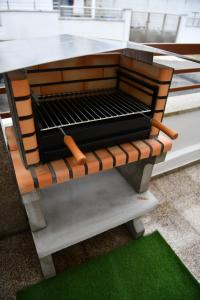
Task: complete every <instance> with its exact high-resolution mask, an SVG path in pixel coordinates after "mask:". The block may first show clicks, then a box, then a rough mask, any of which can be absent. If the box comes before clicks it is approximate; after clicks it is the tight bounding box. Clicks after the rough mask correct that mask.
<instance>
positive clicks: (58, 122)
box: [36, 90, 151, 131]
mask: <svg viewBox="0 0 200 300" xmlns="http://www.w3.org/2000/svg"><path fill="white" fill-rule="evenodd" d="M38 100H39V102H38V105H36V112H37V118H38V121H39V127H40V131H46V130H51V129H56V128H62V127H68V126H73V125H78V124H84V123H90V122H95V121H103V120H108V119H112V118H120V117H124V116H129V115H135V114H141V113H147V112H150V111H151V110H150V109H149V107H148V106H147V105H145V104H143V103H141V102H138V101H137V100H136V99H134V98H133V97H131V96H130V95H128V94H126V93H124V92H122V91H120V90H101V92H99V91H92V92H85V93H83V92H79V93H77V92H76V93H66V94H59V95H49V96H41V97H39V99H38Z"/></svg>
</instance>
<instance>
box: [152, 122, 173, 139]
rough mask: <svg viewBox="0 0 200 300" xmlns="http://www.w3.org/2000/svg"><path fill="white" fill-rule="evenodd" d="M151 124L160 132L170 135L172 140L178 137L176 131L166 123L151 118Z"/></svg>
mask: <svg viewBox="0 0 200 300" xmlns="http://www.w3.org/2000/svg"><path fill="white" fill-rule="evenodd" d="M151 125H152V126H154V127H156V128H158V129H160V130H161V131H162V132H164V133H165V134H166V135H168V137H170V138H171V139H172V140H175V139H176V138H177V137H178V132H176V131H175V130H173V129H171V128H169V127H167V126H166V125H164V124H162V123H161V122H159V121H157V120H155V119H151Z"/></svg>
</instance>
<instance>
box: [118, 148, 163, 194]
mask: <svg viewBox="0 0 200 300" xmlns="http://www.w3.org/2000/svg"><path fill="white" fill-rule="evenodd" d="M164 159H165V154H162V155H161V156H159V157H151V158H148V159H144V160H140V161H138V162H136V163H132V164H128V165H125V166H121V167H118V168H117V169H118V171H119V172H120V173H121V175H122V176H123V177H124V178H125V179H126V180H127V181H128V182H129V183H130V184H131V185H132V186H133V187H134V189H135V191H136V192H137V193H143V192H146V191H147V190H148V188H149V183H150V179H151V175H152V171H153V166H154V164H156V163H158V162H161V161H163V160H164Z"/></svg>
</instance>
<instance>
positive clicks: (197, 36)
mask: <svg viewBox="0 0 200 300" xmlns="http://www.w3.org/2000/svg"><path fill="white" fill-rule="evenodd" d="M199 2H200V1H199ZM186 22H187V18H186V17H182V21H181V25H180V28H179V31H178V35H177V38H176V43H200V27H188V26H186Z"/></svg>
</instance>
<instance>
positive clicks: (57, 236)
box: [33, 169, 158, 258]
mask: <svg viewBox="0 0 200 300" xmlns="http://www.w3.org/2000/svg"><path fill="white" fill-rule="evenodd" d="M41 197H42V205H43V209H44V214H45V217H46V220H47V223H48V226H47V227H46V228H45V229H42V230H40V231H37V232H34V233H33V238H34V242H35V245H36V249H37V253H38V256H39V258H43V257H45V256H48V255H51V254H52V253H55V252H57V251H59V250H61V249H63V248H66V247H68V246H70V245H73V244H75V243H78V242H80V241H83V240H85V239H88V238H90V237H92V236H95V235H97V234H99V233H102V232H104V231H106V230H108V229H111V228H114V227H116V226H118V225H121V224H123V223H126V222H128V221H130V220H132V219H135V218H138V217H140V216H142V215H144V214H145V213H147V212H149V211H150V210H152V209H153V208H155V207H156V206H157V205H158V201H157V200H156V198H155V197H154V196H153V195H152V194H151V193H150V192H146V193H142V194H136V192H135V191H134V190H133V188H132V187H131V186H130V185H129V184H128V183H127V181H126V180H125V179H124V178H123V177H122V176H121V175H120V174H119V173H118V171H117V170H115V169H113V170H111V171H107V172H103V173H98V174H95V175H92V176H85V177H83V178H81V179H78V180H72V181H69V182H67V183H64V184H61V185H55V186H52V187H51V188H49V189H46V190H43V191H41Z"/></svg>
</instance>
